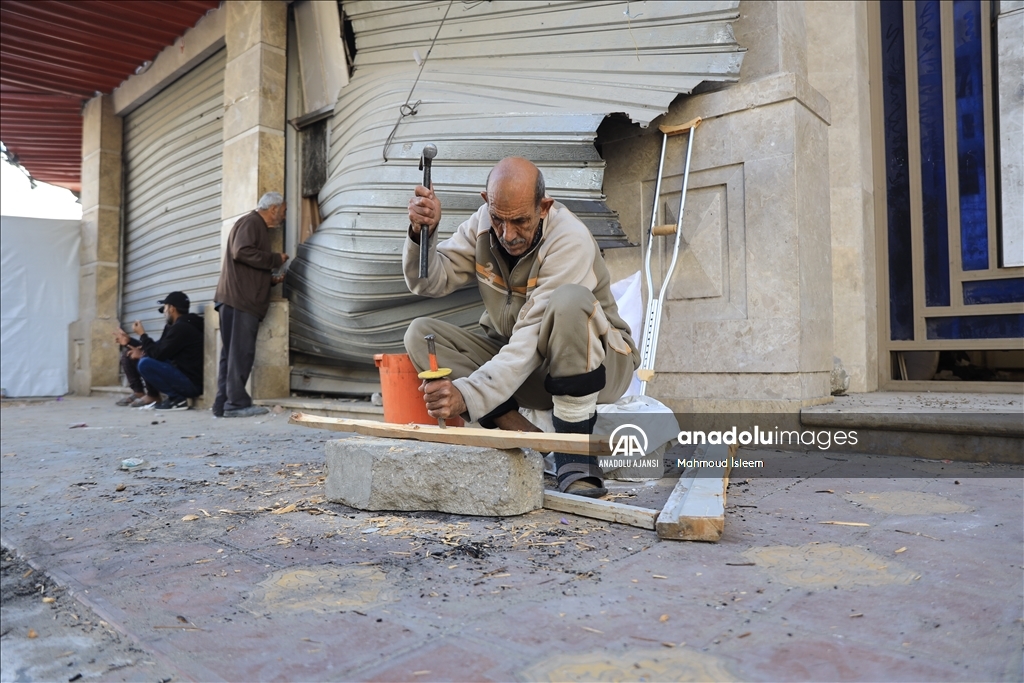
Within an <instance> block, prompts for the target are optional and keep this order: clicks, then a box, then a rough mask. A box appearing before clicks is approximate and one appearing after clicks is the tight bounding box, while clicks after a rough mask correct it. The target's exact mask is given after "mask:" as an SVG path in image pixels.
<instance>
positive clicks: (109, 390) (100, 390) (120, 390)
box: [89, 386, 132, 395]
mask: <svg viewBox="0 0 1024 683" xmlns="http://www.w3.org/2000/svg"><path fill="white" fill-rule="evenodd" d="M89 391H90V392H91V393H93V394H119V395H120V394H130V393H132V390H131V389H130V388H128V387H122V386H112V387H89Z"/></svg>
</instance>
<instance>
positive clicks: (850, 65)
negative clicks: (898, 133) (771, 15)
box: [804, 1, 878, 392]
mask: <svg viewBox="0 0 1024 683" xmlns="http://www.w3.org/2000/svg"><path fill="white" fill-rule="evenodd" d="M804 6H805V8H806V26H807V64H808V67H807V69H808V73H807V80H808V81H809V82H810V84H811V85H812V86H814V88H816V89H817V90H818V91H819V92H821V93H822V94H823V95H824V96H825V97H827V98H828V101H829V105H830V110H831V113H832V125H831V126H830V127H829V129H828V170H829V187H830V191H829V195H830V204H831V224H832V272H833V278H832V303H833V314H832V324H833V328H834V331H833V346H834V350H833V353H834V354H835V355H836V357H838V358H839V359H840V361H841V362H842V364H843V367H844V368H845V369H846V371H847V373H849V375H850V389H849V391H851V392H865V391H875V390H877V388H878V371H877V366H878V293H877V288H876V284H875V283H876V280H875V214H874V187H873V181H872V178H873V171H872V157H871V103H870V100H871V94H870V86H869V83H868V75H869V68H868V34H867V32H868V18H867V6H866V5H865V3H863V2H829V1H816V2H807V3H805V4H804Z"/></svg>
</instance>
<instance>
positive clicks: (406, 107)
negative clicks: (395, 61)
mask: <svg viewBox="0 0 1024 683" xmlns="http://www.w3.org/2000/svg"><path fill="white" fill-rule="evenodd" d="M454 4H455V0H448V9H446V10H445V11H444V16H443V17H441V23H440V24H438V25H437V33H435V34H434V39H433V40H431V41H430V47H429V48H427V55H426V56H425V57H424V58H423V61H422V62H420V70H419V71H417V72H416V80H415V81H413V82H412V87H411V88H409V96H408V97H406V98H405V104H403V105H402V106H401V107H399V108H398V111H399V114H398V120H397V121H395V125H394V127H393V128H392V129H391V132H390V133H388V139H387V140H385V141H384V152H383V154H384V161H385V162H387V160H388V148H389V147H391V141H392V140H394V139H395V133H397V132H398V124H400V123H401V122H402V119H404V118H405V117H406V116H415V115H416V112H417V111H418V108H419V106H420V104H421V103H422V102H423V100H416V102H415V103H414V104H412V105H410V104H409V101H410V100H411V99H412V94H413V92H414V91H415V90H416V84H417V83H419V82H420V76H421V75H422V74H423V67H425V66H426V65H427V60H428V59H430V53H431V52H432V51H433V50H434V43H436V42H437V37H438V36H439V35H441V28H442V27H443V26H444V22H445V19H447V18H448V12H450V11H451V9H452V5H454Z"/></svg>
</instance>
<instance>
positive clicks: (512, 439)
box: [288, 413, 611, 457]
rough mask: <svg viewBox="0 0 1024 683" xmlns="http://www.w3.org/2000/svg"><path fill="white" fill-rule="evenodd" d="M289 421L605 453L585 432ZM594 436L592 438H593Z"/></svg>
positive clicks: (386, 434) (313, 418) (310, 418)
mask: <svg viewBox="0 0 1024 683" xmlns="http://www.w3.org/2000/svg"><path fill="white" fill-rule="evenodd" d="M288 423H289V424H293V425H300V426H302V427H313V428H315V429H330V430H333V431H336V432H355V433H356V434H363V435H366V436H379V437H383V438H386V439H412V440H415V441H429V442H430V443H446V444H452V445H457V446H482V447H484V448H532V449H533V450H535V451H540V452H541V453H550V452H556V451H557V452H559V453H575V454H577V455H590V456H594V457H597V456H598V455H608V454H609V453H611V450H610V449H609V448H608V443H607V441H604V442H599V441H598V440H596V439H594V438H593V437H590V436H587V435H586V434H551V433H548V432H510V431H506V430H503V429H479V428H475V427H446V428H445V429H442V428H440V427H438V426H437V425H418V424H404V425H400V424H390V423H387V422H375V421H373V420H353V419H349V418H343V417H322V416H320V415H306V414H305V413H292V416H291V419H290V420H288ZM592 439H593V440H592Z"/></svg>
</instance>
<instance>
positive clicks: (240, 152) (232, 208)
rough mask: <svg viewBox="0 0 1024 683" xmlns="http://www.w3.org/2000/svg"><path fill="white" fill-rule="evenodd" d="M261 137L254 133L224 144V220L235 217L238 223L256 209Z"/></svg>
mask: <svg viewBox="0 0 1024 683" xmlns="http://www.w3.org/2000/svg"><path fill="white" fill-rule="evenodd" d="M259 136H260V134H259V131H258V129H253V130H251V131H250V132H248V133H246V134H245V135H240V136H238V137H236V138H234V139H232V140H230V141H228V142H226V143H225V144H224V155H223V161H222V162H221V163H222V168H223V171H222V180H221V188H222V189H221V217H222V218H224V219H227V218H230V217H234V219H235V220H237V219H238V217H239V216H241V215H242V214H245V213H248V212H250V211H252V210H253V209H255V208H256V202H258V201H259V195H258V194H257V182H256V179H257V178H258V177H259V162H260V158H259V144H260V137H259ZM233 223H234V220H233V221H232V224H233ZM229 229H230V227H229ZM224 237H227V233H224Z"/></svg>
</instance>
